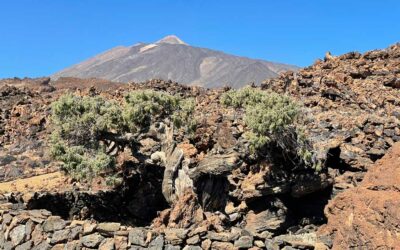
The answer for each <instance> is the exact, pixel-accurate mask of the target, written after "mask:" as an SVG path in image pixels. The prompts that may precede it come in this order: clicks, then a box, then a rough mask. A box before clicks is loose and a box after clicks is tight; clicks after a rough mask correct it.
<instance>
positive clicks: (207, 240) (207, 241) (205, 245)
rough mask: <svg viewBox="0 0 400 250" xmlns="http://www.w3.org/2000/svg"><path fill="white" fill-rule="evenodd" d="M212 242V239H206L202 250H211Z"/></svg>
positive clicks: (202, 243) (202, 244)
mask: <svg viewBox="0 0 400 250" xmlns="http://www.w3.org/2000/svg"><path fill="white" fill-rule="evenodd" d="M211 243H212V242H211V240H210V239H205V240H203V242H201V248H203V249H204V250H209V249H210V248H211Z"/></svg>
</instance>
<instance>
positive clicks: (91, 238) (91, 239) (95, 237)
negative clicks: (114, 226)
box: [80, 233, 104, 248]
mask: <svg viewBox="0 0 400 250" xmlns="http://www.w3.org/2000/svg"><path fill="white" fill-rule="evenodd" d="M103 239H104V237H103V236H101V235H100V234H98V233H94V234H89V235H86V236H83V237H82V238H81V240H80V242H81V243H82V245H84V246H85V247H92V248H93V247H97V246H98V245H100V243H101V242H102V241H103Z"/></svg>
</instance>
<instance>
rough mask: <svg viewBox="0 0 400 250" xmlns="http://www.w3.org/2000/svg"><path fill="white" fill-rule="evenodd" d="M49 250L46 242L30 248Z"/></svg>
mask: <svg viewBox="0 0 400 250" xmlns="http://www.w3.org/2000/svg"><path fill="white" fill-rule="evenodd" d="M50 249H51V246H50V245H49V244H48V243H47V242H46V241H42V242H41V243H40V244H38V245H37V246H34V247H33V248H32V250H50Z"/></svg>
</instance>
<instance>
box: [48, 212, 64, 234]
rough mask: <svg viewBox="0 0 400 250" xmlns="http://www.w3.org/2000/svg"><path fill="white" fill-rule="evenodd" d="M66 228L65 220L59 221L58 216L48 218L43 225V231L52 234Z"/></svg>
mask: <svg viewBox="0 0 400 250" xmlns="http://www.w3.org/2000/svg"><path fill="white" fill-rule="evenodd" d="M65 226H66V222H65V220H63V219H61V217H59V216H50V217H49V218H48V219H47V220H46V221H45V222H44V223H43V230H44V231H45V232H54V231H56V230H61V229H64V228H65Z"/></svg>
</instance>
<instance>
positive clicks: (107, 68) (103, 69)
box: [52, 35, 298, 88]
mask: <svg viewBox="0 0 400 250" xmlns="http://www.w3.org/2000/svg"><path fill="white" fill-rule="evenodd" d="M297 69H298V67H296V66H293V65H287V64H282V63H275V62H269V61H263V60H257V59H250V58H246V57H239V56H234V55H229V54H226V53H224V52H221V51H216V50H211V49H206V48H199V47H194V46H190V45H188V44H186V43H185V42H183V41H182V40H181V39H179V38H178V37H176V36H174V35H170V36H166V37H164V38H163V39H161V40H159V41H157V42H155V43H138V44H135V45H132V46H128V47H125V46H118V47H115V48H113V49H111V50H108V51H106V52H104V53H101V54H99V55H96V56H94V57H92V58H90V59H88V60H86V61H84V62H81V63H78V64H76V65H73V66H71V67H69V68H66V69H64V70H61V71H59V72H57V73H55V74H54V75H53V76H52V78H59V77H65V76H70V77H81V78H92V77H95V78H101V79H107V80H111V81H116V82H141V81H145V80H148V79H155V78H160V79H165V80H173V81H177V82H182V83H185V84H188V85H199V86H203V87H210V88H211V87H221V86H231V87H235V88H237V87H241V86H244V85H246V84H248V83H251V82H254V83H256V84H259V83H261V81H262V80H265V79H268V78H273V77H276V76H278V74H279V73H281V72H284V71H287V70H294V71H296V70H297Z"/></svg>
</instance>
